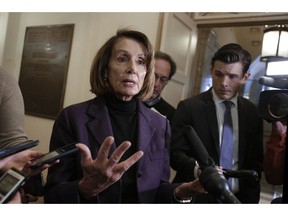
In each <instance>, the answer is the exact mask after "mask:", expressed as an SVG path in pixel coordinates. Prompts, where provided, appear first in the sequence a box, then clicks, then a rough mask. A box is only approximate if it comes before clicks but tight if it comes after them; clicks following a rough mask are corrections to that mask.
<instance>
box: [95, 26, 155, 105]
mask: <svg viewBox="0 0 288 216" xmlns="http://www.w3.org/2000/svg"><path fill="white" fill-rule="evenodd" d="M121 38H131V39H133V40H136V41H137V42H139V43H141V44H142V45H143V49H144V52H145V57H146V70H147V71H146V76H145V78H144V83H143V86H142V89H141V90H140V92H139V93H138V95H137V98H138V99H140V100H146V99H148V98H150V97H151V96H152V93H153V87H154V82H155V77H154V61H153V57H154V56H153V48H152V45H151V43H150V41H149V39H148V37H147V36H146V35H145V34H143V33H142V32H139V31H134V30H129V29H126V28H124V29H119V30H118V31H117V33H116V35H114V36H112V37H111V38H110V39H109V40H108V41H107V42H106V43H105V44H104V45H103V46H102V47H101V48H100V50H99V51H98V53H97V54H96V56H95V58H94V60H93V63H92V66H91V71H90V85H91V92H92V93H94V94H96V95H103V94H105V93H106V92H108V91H110V87H109V86H108V85H107V68H108V64H109V61H110V58H111V56H112V51H113V48H114V46H115V44H116V43H117V42H118V41H119V39H121Z"/></svg>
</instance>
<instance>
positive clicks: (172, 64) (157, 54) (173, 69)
mask: <svg viewBox="0 0 288 216" xmlns="http://www.w3.org/2000/svg"><path fill="white" fill-rule="evenodd" d="M154 58H155V59H163V60H165V61H167V62H169V64H170V67H171V70H170V73H169V80H171V78H172V76H174V74H175V73H176V63H175V62H174V60H173V59H172V57H171V56H170V55H168V54H167V53H164V52H161V51H156V52H155V55H154Z"/></svg>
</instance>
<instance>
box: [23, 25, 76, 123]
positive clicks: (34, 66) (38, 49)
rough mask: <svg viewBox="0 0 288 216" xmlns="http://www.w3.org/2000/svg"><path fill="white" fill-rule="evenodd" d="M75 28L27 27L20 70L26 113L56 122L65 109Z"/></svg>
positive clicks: (52, 26)
mask: <svg viewBox="0 0 288 216" xmlns="http://www.w3.org/2000/svg"><path fill="white" fill-rule="evenodd" d="M73 30H74V24H67V25H51V26H35V27H27V28H26V34H25V41H24V48H23V55H22V62H21V69H20V77H19V86H20V88H21V91H22V94H23V98H24V103H25V113H26V114H27V115H35V116H40V117H45V118H51V119H55V118H56V117H57V115H58V113H59V111H60V110H61V109H62V108H63V101H64V95H65V87H66V78H67V72H68V65H69V58H70V51H71V44H72V38H73Z"/></svg>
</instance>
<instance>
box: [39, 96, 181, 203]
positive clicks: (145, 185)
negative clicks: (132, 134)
mask: <svg viewBox="0 0 288 216" xmlns="http://www.w3.org/2000/svg"><path fill="white" fill-rule="evenodd" d="M137 131H138V141H137V143H135V145H137V149H138V150H142V151H143V152H144V155H143V156H142V158H141V159H140V160H139V161H138V162H137V163H136V167H137V177H136V178H137V192H138V200H139V202H140V203H171V202H173V190H174V188H175V187H176V186H177V184H173V185H172V184H170V183H169V182H168V181H169V177H170V157H169V151H170V136H171V132H170V125H169V122H168V121H167V119H165V118H164V117H162V116H161V115H159V114H158V113H156V112H154V111H152V110H150V109H148V108H146V107H145V106H144V105H143V104H142V103H141V102H138V128H137ZM107 136H113V131H112V126H111V124H110V119H109V114H108V109H107V107H106V105H105V102H104V100H103V98H102V97H101V96H100V97H96V98H94V99H92V100H89V101H85V102H83V103H79V104H75V105H71V106H69V107H67V108H65V109H63V111H62V112H61V113H60V115H59V116H58V118H57V120H56V121H55V123H54V127H53V131H52V136H51V141H50V151H51V150H54V149H56V148H59V147H61V146H64V145H66V144H68V143H71V142H79V143H83V144H86V145H87V146H88V147H89V149H90V151H91V154H92V157H93V159H95V158H96V156H97V154H98V150H99V148H100V146H101V144H102V142H103V141H104V139H105V138H106V137H107ZM132 145H133V143H132ZM113 150H115V144H114V145H113V146H112V147H111V152H112V151H113ZM111 152H110V153H111ZM80 160H81V155H80V153H76V154H73V155H71V156H66V157H64V158H62V159H61V161H60V163H59V164H57V165H54V166H52V167H50V168H49V170H48V176H47V182H46V185H45V194H44V201H45V203H120V202H121V201H120V198H121V194H120V193H121V192H120V190H121V180H120V181H118V182H116V183H115V184H113V185H112V186H111V187H109V188H108V189H106V190H105V191H103V192H101V193H99V194H98V195H97V196H95V197H93V198H92V199H91V200H83V199H82V198H81V197H80V196H79V194H78V190H77V185H78V181H79V180H80V179H81V178H82V176H83V174H82V169H81V165H80Z"/></svg>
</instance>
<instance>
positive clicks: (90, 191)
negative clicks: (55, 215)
mask: <svg viewBox="0 0 288 216" xmlns="http://www.w3.org/2000/svg"><path fill="white" fill-rule="evenodd" d="M113 142H114V138H113V137H112V136H109V137H107V138H106V139H105V140H104V142H103V143H102V145H101V147H100V149H99V152H98V155H97V157H96V159H95V160H93V159H92V157H91V152H90V150H89V148H88V147H87V146H86V145H84V144H80V143H79V144H77V147H78V148H79V150H80V151H81V155H82V159H81V165H82V169H83V178H82V179H81V180H80V182H79V184H78V189H79V192H80V194H81V195H82V196H83V197H84V198H86V199H89V198H91V197H93V196H96V195H97V194H98V193H100V192H102V191H104V190H105V189H106V188H108V187H109V186H111V185H112V184H114V183H115V182H117V181H118V180H119V179H120V178H121V176H122V175H123V174H124V173H125V172H126V171H127V170H128V169H129V168H130V167H131V166H132V165H133V164H135V163H136V162H137V161H138V160H139V159H140V158H141V157H142V156H143V154H144V153H143V152H142V151H138V152H136V153H134V154H133V155H132V156H131V157H129V158H128V159H126V160H125V161H122V162H120V163H119V161H120V159H121V157H122V156H123V154H124V153H125V152H126V151H127V150H128V149H129V147H130V146H131V143H130V142H128V141H125V142H123V143H121V145H120V146H119V147H118V148H117V149H116V150H115V151H114V152H113V153H112V155H111V156H110V157H108V154H109V150H110V148H111V146H112V144H113Z"/></svg>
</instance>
